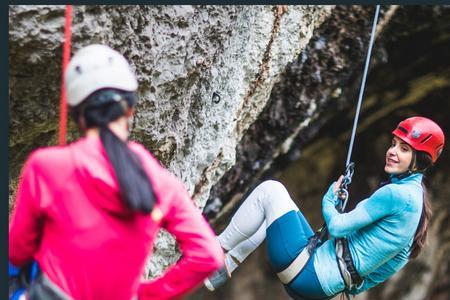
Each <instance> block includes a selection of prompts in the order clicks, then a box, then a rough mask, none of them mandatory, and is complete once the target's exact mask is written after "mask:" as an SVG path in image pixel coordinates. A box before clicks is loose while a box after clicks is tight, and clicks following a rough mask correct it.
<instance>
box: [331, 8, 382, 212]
mask: <svg viewBox="0 0 450 300" xmlns="http://www.w3.org/2000/svg"><path fill="white" fill-rule="evenodd" d="M379 13H380V5H377V7H376V10H375V16H374V18H373V23H372V32H371V34H370V41H369V49H368V50H367V56H366V63H365V66H364V73H363V76H362V80H361V87H360V89H359V96H358V104H357V106H356V112H355V118H354V120H353V128H352V136H351V138H350V144H349V147H348V152H347V160H346V162H345V166H346V170H345V175H344V180H343V181H342V184H341V186H340V190H339V194H340V195H342V196H341V197H340V199H341V200H342V205H341V212H343V211H344V210H345V207H346V205H347V201H348V190H347V187H348V185H349V184H350V183H351V181H352V176H353V172H354V165H355V164H354V163H351V162H350V160H351V157H352V151H353V144H354V141H355V136H356V128H357V126H358V119H359V114H360V111H361V104H362V99H363V95H364V88H365V86H366V79H367V73H368V70H369V64H370V57H371V55H372V48H373V42H374V40H375V30H376V28H377V23H378V15H379Z"/></svg>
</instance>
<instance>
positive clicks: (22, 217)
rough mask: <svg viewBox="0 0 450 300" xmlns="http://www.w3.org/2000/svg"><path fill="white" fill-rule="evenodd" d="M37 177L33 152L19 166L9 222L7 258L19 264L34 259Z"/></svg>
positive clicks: (38, 222) (37, 225)
mask: <svg viewBox="0 0 450 300" xmlns="http://www.w3.org/2000/svg"><path fill="white" fill-rule="evenodd" d="M39 191H40V187H39V180H38V174H37V170H36V167H35V162H34V159H33V156H30V158H29V159H28V161H27V162H26V163H25V166H24V167H23V169H22V174H21V177H20V182H19V187H18V190H17V195H16V200H15V206H14V209H13V212H12V216H11V220H10V223H9V236H8V240H9V245H8V247H9V253H8V259H9V261H10V262H11V263H12V264H13V265H14V266H17V267H22V266H24V265H26V264H27V263H29V262H30V261H32V260H33V255H34V254H35V253H36V251H37V249H38V247H39V242H40V238H41V232H42V220H41V215H40V211H39V201H38V199H39Z"/></svg>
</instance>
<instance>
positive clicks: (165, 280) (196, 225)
mask: <svg viewBox="0 0 450 300" xmlns="http://www.w3.org/2000/svg"><path fill="white" fill-rule="evenodd" d="M180 186H181V184H180ZM173 188H177V187H176V186H175V187H173ZM175 194H176V197H175V198H174V199H173V200H172V205H171V209H170V211H169V213H168V214H167V216H166V217H165V218H164V221H163V227H164V228H165V229H166V230H167V231H169V232H170V233H171V234H173V235H174V236H175V238H176V240H177V242H178V245H179V247H180V250H181V258H180V259H179V260H178V262H177V263H176V264H175V265H174V266H172V267H170V268H169V269H168V270H167V271H166V272H165V273H164V274H163V275H162V276H161V277H159V278H157V279H155V280H153V281H149V282H144V283H142V284H141V286H140V288H139V299H140V300H144V299H173V298H178V297H181V296H182V295H184V294H186V293H187V292H188V291H190V290H191V289H192V288H194V287H196V286H198V285H199V284H200V283H202V282H203V280H204V279H205V278H206V277H207V276H208V275H210V274H211V273H212V272H213V271H215V270H217V269H218V268H220V267H221V266H222V265H223V261H224V256H223V252H222V249H221V247H220V244H219V242H218V240H217V238H216V236H215V234H214V232H213V231H212V229H211V227H210V226H209V225H208V223H207V222H206V220H205V219H204V218H203V216H202V215H201V213H200V211H199V210H198V209H197V208H196V207H195V206H194V204H193V202H192V200H191V198H190V197H189V195H188V193H187V191H185V189H184V187H179V188H178V189H177V192H176V193H175Z"/></svg>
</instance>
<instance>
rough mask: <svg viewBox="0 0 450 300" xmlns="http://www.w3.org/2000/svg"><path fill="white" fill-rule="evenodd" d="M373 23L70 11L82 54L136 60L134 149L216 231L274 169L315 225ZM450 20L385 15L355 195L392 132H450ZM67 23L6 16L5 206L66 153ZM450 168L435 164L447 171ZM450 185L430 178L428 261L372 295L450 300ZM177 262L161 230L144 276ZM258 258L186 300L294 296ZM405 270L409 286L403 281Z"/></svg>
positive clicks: (197, 10) (19, 11)
mask: <svg viewBox="0 0 450 300" xmlns="http://www.w3.org/2000/svg"><path fill="white" fill-rule="evenodd" d="M373 12H374V8H373V7H369V6H367V7H361V6H338V7H334V6H287V7H286V6H74V12H73V29H72V31H73V33H72V35H73V38H72V43H73V50H74V51H76V50H77V49H79V48H81V47H83V46H84V45H87V44H91V43H104V44H107V45H110V46H111V47H113V48H115V49H117V50H118V51H120V52H121V53H123V54H124V55H125V56H126V57H127V58H128V59H129V61H130V62H131V64H132V66H133V68H134V69H135V70H136V73H137V76H138V79H139V83H140V87H139V95H140V103H139V105H138V107H137V112H136V115H135V118H134V121H133V125H132V136H133V138H134V139H136V140H138V141H140V142H142V143H143V144H144V145H145V146H147V147H148V148H149V149H150V150H151V151H152V152H153V153H155V155H156V156H157V157H158V158H159V159H160V160H161V162H162V163H163V164H164V165H165V166H166V167H168V168H169V169H170V170H171V171H172V172H173V173H175V174H176V175H177V176H178V177H180V178H181V179H182V180H183V182H184V183H185V184H186V186H187V188H188V190H189V191H190V192H191V194H192V196H193V198H194V200H195V201H196V203H197V204H198V206H199V207H200V208H203V206H205V203H206V201H207V200H208V202H207V205H206V207H205V215H206V216H208V217H209V218H210V220H211V223H212V224H213V225H214V226H215V227H216V229H220V228H221V227H222V226H223V225H224V224H226V222H227V221H228V220H229V216H230V212H231V211H232V210H233V209H234V208H235V207H236V205H237V204H239V200H240V199H241V197H242V195H243V194H245V193H246V192H248V191H249V189H250V188H251V187H252V186H254V185H255V184H256V183H257V182H259V181H260V180H262V179H263V178H266V177H271V176H274V174H276V173H275V172H277V171H280V170H285V171H284V173H282V174H279V173H278V175H277V176H278V177H279V178H280V180H282V181H283V182H285V183H286V184H287V185H288V189H289V191H291V192H292V195H293V197H294V198H295V199H301V200H302V202H301V207H302V208H303V209H304V210H305V211H306V215H308V216H309V215H311V223H312V224H313V225H314V226H319V225H320V223H321V222H322V221H321V217H320V200H319V198H320V197H319V195H320V194H321V193H323V191H324V190H323V189H324V188H325V187H326V186H327V185H328V182H329V181H331V180H333V179H334V178H333V177H334V176H336V175H337V174H339V172H340V171H341V169H342V167H343V166H342V164H343V163H344V161H345V155H346V152H345V151H346V149H347V148H346V147H347V146H346V142H347V140H346V139H347V137H348V129H349V128H350V127H351V122H352V120H351V118H352V117H353V114H347V113H342V112H343V110H344V109H348V107H349V105H353V103H354V102H355V99H356V94H357V86H358V84H359V78H360V75H361V71H362V62H363V59H364V55H365V51H366V47H367V43H368V39H369V31H370V26H371V22H372V17H373ZM439 20H440V21H439ZM448 20H450V18H449V10H448V8H440V7H408V8H398V9H397V7H383V8H382V12H381V20H380V23H379V26H378V34H379V39H378V40H379V42H378V43H380V45H379V46H378V47H377V48H375V52H374V55H373V56H374V57H373V63H374V65H377V67H376V68H375V69H374V71H373V72H372V73H371V75H370V76H374V80H372V79H370V81H369V82H371V83H372V84H369V86H368V90H367V95H368V96H367V97H366V98H367V99H366V104H365V106H364V110H363V118H361V120H362V121H361V124H360V128H361V131H362V132H363V133H362V134H361V136H358V138H359V139H360V140H362V141H364V143H365V145H371V143H373V141H376V142H375V143H374V145H375V146H374V147H372V148H374V149H375V150H376V151H377V155H379V156H378V157H377V158H376V159H374V157H372V156H370V153H371V152H369V150H371V151H372V150H373V149H372V148H371V149H369V150H368V151H361V153H364V154H365V155H361V154H360V155H359V156H357V157H356V158H355V160H357V161H364V160H366V161H367V163H364V162H363V163H361V164H358V166H359V165H362V166H363V167H362V168H363V169H364V171H362V170H361V169H357V172H360V173H364V174H366V175H367V176H365V177H364V180H359V181H358V180H356V182H355V183H353V185H354V186H358V189H357V190H355V191H354V194H355V198H357V197H362V196H363V195H364V191H367V190H370V189H373V188H374V187H375V182H377V181H378V180H379V179H380V177H381V175H380V174H378V173H377V170H378V169H379V166H377V165H374V164H373V161H375V160H377V161H382V155H383V151H384V142H386V139H389V135H383V134H382V133H383V132H384V133H386V132H389V129H390V128H391V127H392V126H393V125H395V122H397V121H398V118H401V117H403V116H405V115H410V114H413V113H423V112H424V111H425V114H426V112H428V113H429V116H430V117H435V119H436V120H437V121H438V122H439V123H441V124H443V123H446V122H447V123H448V121H446V119H445V117H446V116H445V114H446V113H445V112H448V107H447V108H444V107H442V103H448V101H446V100H444V99H445V95H447V97H448V92H449V77H450V76H449V74H450V68H449V66H450V63H449V61H448V55H445V53H446V51H445V49H447V50H448V49H449V47H450V43H449V38H448V36H447V35H445V33H446V32H448V31H449V29H450V22H448ZM419 23H420V24H421V26H420V27H419V26H418V25H417V24H419ZM63 25H64V6H10V7H9V28H10V32H9V51H10V52H9V53H10V55H9V63H10V80H9V85H10V108H11V113H10V115H11V127H10V144H9V148H10V151H9V153H10V174H11V178H12V184H11V194H12V193H13V191H14V188H15V182H16V179H17V176H18V171H19V170H20V167H21V165H22V163H23V161H24V159H25V158H26V155H27V154H28V153H29V152H30V151H31V150H32V149H34V148H36V147H38V146H46V145H51V144H55V142H56V136H57V134H56V131H57V126H58V100H59V85H60V78H61V76H60V73H61V67H60V65H61V47H62V41H63ZM418 45H419V46H418ZM428 45H429V48H428V49H427V48H426V47H425V46H428ZM447 52H448V51H447ZM436 57H440V59H439V60H437V59H436ZM386 61H388V64H383V63H385V62H386ZM372 74H373V75H372ZM369 78H370V77H369ZM378 89H379V90H378ZM430 99H431V100H430ZM439 103H441V104H439ZM429 104H432V105H434V106H433V107H439V108H438V111H439V112H441V113H440V114H436V113H435V112H434V109H433V108H432V107H431V106H429ZM439 105H440V106H439ZM439 109H440V110H439ZM364 114H365V115H364ZM364 116H366V118H364ZM382 118H383V120H385V118H386V120H388V118H391V121H384V122H381V121H380V120H381V119H382ZM394 119H395V121H393V120H394ZM380 124H382V126H381V125H380ZM377 126H378V127H377ZM69 129H70V131H69V139H73V138H76V137H77V136H78V134H77V132H76V130H75V128H74V125H73V124H71V125H70V127H69ZM369 129H370V130H369ZM448 130H450V129H449V128H447V131H448ZM313 138H314V139H313ZM343 145H345V146H343ZM355 147H358V145H355ZM355 155H356V154H355ZM299 157H300V161H299V162H298V163H296V164H293V161H294V160H297V159H298V158H299ZM448 157H449V156H445V157H442V158H441V159H442V161H440V164H441V166H442V165H447V166H448V165H450V164H449V163H448ZM324 158H328V159H324ZM286 167H289V168H286ZM377 168H378V169H377ZM441 170H442V169H441ZM311 174H313V175H314V176H311ZM447 174H448V172H445V171H440V172H436V173H434V174H432V176H430V178H431V179H432V182H433V185H432V186H431V192H432V195H433V201H434V203H435V205H436V207H437V208H438V211H439V213H437V214H436V219H435V220H436V221H434V222H433V225H432V226H433V228H432V231H431V237H432V239H431V247H429V248H428V249H427V251H428V252H427V253H426V254H425V255H423V256H421V257H420V259H419V260H417V261H415V262H414V263H411V264H410V265H409V266H408V269H406V270H405V271H404V272H402V273H399V274H398V275H397V276H396V277H394V278H393V279H392V280H391V281H389V282H387V283H386V284H384V285H382V286H380V287H379V288H376V289H374V290H373V291H372V292H371V293H367V294H365V295H364V296H362V297H363V298H364V299H384V298H386V299H390V298H395V299H425V298H426V297H431V299H447V298H448V295H449V290H448V287H446V286H448V285H449V278H448V268H449V266H450V261H449V260H448V257H449V247H448V245H449V241H448V228H449V224H448V220H449V209H448V204H447V205H446V202H445V199H448V196H449V194H448V192H449V191H448V188H447V189H445V187H446V186H448V184H446V183H449V178H448V176H447ZM438 186H439V187H444V188H439V189H438ZM352 192H353V191H352ZM318 205H319V206H318ZM177 253H178V252H177V250H176V244H175V242H174V241H173V239H172V238H171V237H170V236H169V235H168V234H167V233H165V232H163V231H162V232H161V233H160V238H159V239H158V241H157V243H156V246H155V251H154V255H153V257H152V259H151V261H149V263H148V275H149V276H150V277H152V276H157V275H158V274H160V273H161V272H162V271H163V270H164V269H165V268H166V267H167V266H168V265H170V264H172V263H173V262H174V261H176V259H177V258H178V254H177ZM264 261H265V254H264V248H261V249H260V250H258V251H257V252H256V253H255V254H254V255H252V256H251V257H250V258H249V260H248V261H246V263H245V264H244V265H243V266H242V267H241V268H239V270H238V271H237V273H236V275H234V277H235V279H234V280H232V281H231V282H230V283H229V284H228V285H227V286H225V287H224V288H223V289H219V291H218V292H217V293H214V294H206V293H205V291H203V290H202V291H200V292H198V293H197V294H195V295H193V296H192V298H193V299H198V298H201V299H280V298H286V297H287V296H286V294H285V293H284V291H283V288H282V286H281V284H279V282H277V280H276V279H275V277H274V274H273V272H272V271H271V270H270V269H269V267H268V265H267V263H266V262H264ZM263 262H264V263H263ZM411 271H414V272H415V274H417V277H416V278H415V280H413V279H408V278H407V276H406V274H408V272H411ZM249 274H250V275H249ZM446 274H447V275H446ZM400 283H401V284H400ZM439 297H441V298H439ZM445 297H447V298H445Z"/></svg>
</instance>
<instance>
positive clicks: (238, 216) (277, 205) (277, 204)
mask: <svg viewBox="0 0 450 300" xmlns="http://www.w3.org/2000/svg"><path fill="white" fill-rule="evenodd" d="M292 210H294V211H298V207H297V205H295V203H294V201H292V199H291V197H290V196H289V193H288V191H287V190H286V188H285V187H284V185H283V184H282V183H280V182H278V181H275V180H267V181H264V182H262V183H261V184H260V185H258V186H257V187H256V188H255V189H254V190H253V191H252V192H251V193H250V195H249V196H248V197H247V198H246V199H245V200H244V202H243V203H242V205H241V206H240V207H239V209H238V210H237V212H236V213H235V214H234V216H233V217H232V218H231V221H230V224H228V226H227V228H225V230H224V231H223V232H222V233H221V234H220V235H219V237H218V238H219V242H220V244H221V245H222V247H223V248H224V249H225V250H232V249H233V248H234V247H236V246H237V245H238V244H239V243H241V242H242V241H244V240H246V239H249V238H250V237H251V236H253V235H254V234H255V233H256V232H257V231H258V230H259V229H260V228H261V227H263V228H264V227H265V228H264V229H266V228H267V227H268V226H270V224H272V222H273V221H275V220H276V219H278V218H279V217H281V216H282V215H284V214H285V213H287V212H289V211H292ZM263 225H265V226H263ZM259 236H261V235H258V237H259ZM264 237H265V233H264ZM264 237H263V239H262V240H264ZM255 240H257V238H255ZM262 240H261V241H260V242H259V244H261V242H262ZM259 244H258V245H259ZM255 248H256V247H255ZM255 248H253V250H254V249H255ZM253 250H252V251H253ZM248 254H249V253H248ZM248 254H247V255H248Z"/></svg>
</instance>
